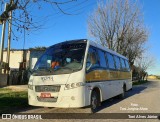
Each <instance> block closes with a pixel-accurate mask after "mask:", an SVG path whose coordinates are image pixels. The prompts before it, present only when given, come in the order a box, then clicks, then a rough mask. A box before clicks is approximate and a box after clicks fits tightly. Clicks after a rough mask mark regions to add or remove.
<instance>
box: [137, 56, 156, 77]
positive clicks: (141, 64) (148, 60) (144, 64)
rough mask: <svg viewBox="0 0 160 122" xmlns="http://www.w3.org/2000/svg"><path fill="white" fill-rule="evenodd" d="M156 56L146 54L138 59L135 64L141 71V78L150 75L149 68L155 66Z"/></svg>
mask: <svg viewBox="0 0 160 122" xmlns="http://www.w3.org/2000/svg"><path fill="white" fill-rule="evenodd" d="M154 62H155V58H153V57H151V56H150V55H148V56H147V55H145V54H143V56H142V57H141V58H138V59H136V61H135V65H136V66H137V67H138V72H139V76H140V77H139V80H144V78H145V77H146V76H147V75H148V73H147V70H148V69H150V68H151V67H153V66H154Z"/></svg>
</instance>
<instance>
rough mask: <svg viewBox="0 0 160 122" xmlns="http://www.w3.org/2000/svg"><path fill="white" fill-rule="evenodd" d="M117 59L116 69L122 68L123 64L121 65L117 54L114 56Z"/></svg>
mask: <svg viewBox="0 0 160 122" xmlns="http://www.w3.org/2000/svg"><path fill="white" fill-rule="evenodd" d="M114 59H115V64H116V69H117V70H120V69H121V65H120V59H119V57H117V56H114Z"/></svg>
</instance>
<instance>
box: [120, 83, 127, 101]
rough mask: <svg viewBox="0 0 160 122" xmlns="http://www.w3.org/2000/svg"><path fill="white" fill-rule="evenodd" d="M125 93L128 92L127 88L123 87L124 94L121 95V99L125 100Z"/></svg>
mask: <svg viewBox="0 0 160 122" xmlns="http://www.w3.org/2000/svg"><path fill="white" fill-rule="evenodd" d="M125 91H126V86H125V85H124V86H123V92H122V93H121V94H120V95H119V98H120V99H124V98H125Z"/></svg>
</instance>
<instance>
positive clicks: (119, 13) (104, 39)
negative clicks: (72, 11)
mask: <svg viewBox="0 0 160 122" xmlns="http://www.w3.org/2000/svg"><path fill="white" fill-rule="evenodd" d="M88 33H89V35H90V36H91V37H93V38H94V39H95V40H96V41H97V42H98V43H100V44H101V45H103V46H106V47H108V48H109V49H111V50H114V51H116V52H119V53H120V54H122V55H124V56H126V57H128V59H129V62H130V65H133V64H134V61H135V59H136V58H137V57H140V56H141V54H142V53H143V51H144V44H145V42H146V41H147V38H148V30H147V28H146V27H145V26H144V23H143V15H142V13H141V11H140V8H139V6H138V3H136V2H133V3H131V1H129V0H107V1H106V3H103V2H101V3H98V7H97V8H96V9H95V10H94V11H93V13H91V14H90V15H89V18H88Z"/></svg>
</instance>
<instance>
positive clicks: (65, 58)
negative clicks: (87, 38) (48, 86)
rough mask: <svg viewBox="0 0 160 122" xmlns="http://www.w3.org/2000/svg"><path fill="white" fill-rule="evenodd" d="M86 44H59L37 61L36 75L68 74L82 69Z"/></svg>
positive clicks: (49, 49)
mask: <svg viewBox="0 0 160 122" xmlns="http://www.w3.org/2000/svg"><path fill="white" fill-rule="evenodd" d="M85 48H86V44H85V43H76V44H75V43H72V44H63V43H62V44H57V45H54V46H52V47H50V48H48V49H47V50H46V52H45V53H44V54H43V55H42V56H41V57H40V58H39V60H38V61H37V63H36V65H35V67H34V72H36V74H38V75H40V74H45V75H46V74H67V73H72V72H75V71H78V70H80V69H82V66H83V60H84V55H85Z"/></svg>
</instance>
